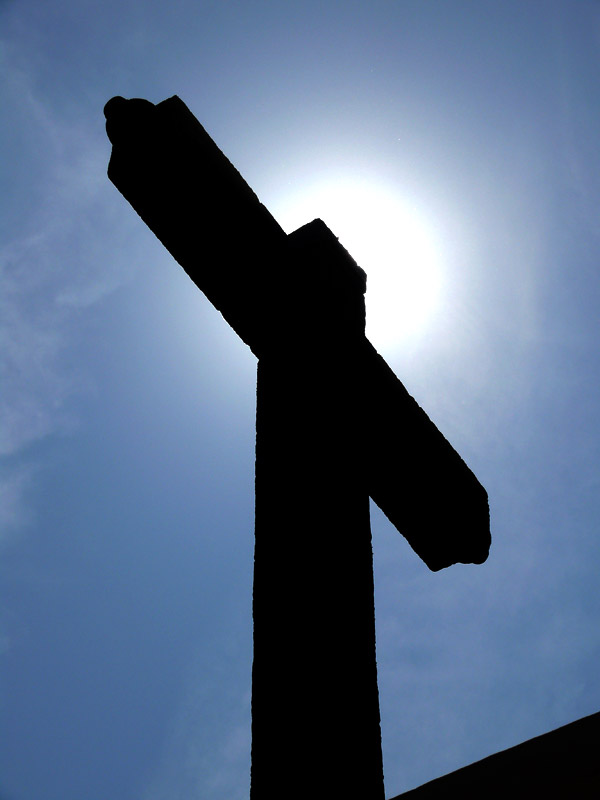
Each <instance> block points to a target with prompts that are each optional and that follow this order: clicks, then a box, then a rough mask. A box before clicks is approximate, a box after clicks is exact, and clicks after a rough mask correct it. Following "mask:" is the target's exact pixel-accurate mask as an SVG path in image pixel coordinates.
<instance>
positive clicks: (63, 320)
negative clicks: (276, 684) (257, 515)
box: [0, 0, 600, 800]
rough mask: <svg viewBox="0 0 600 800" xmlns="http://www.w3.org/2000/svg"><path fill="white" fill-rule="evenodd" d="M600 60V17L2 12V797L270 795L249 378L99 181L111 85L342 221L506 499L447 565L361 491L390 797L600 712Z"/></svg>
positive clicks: (427, 379) (373, 10)
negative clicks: (474, 549)
mask: <svg viewBox="0 0 600 800" xmlns="http://www.w3.org/2000/svg"><path fill="white" fill-rule="evenodd" d="M599 47H600V4H599V3H597V2H591V0H569V1H568V2H566V0H535V1H533V0H504V1H503V2H492V1H491V0H447V2H443V1H442V0H437V1H434V0H370V2H355V1H353V0H346V1H345V2H333V0H319V2H314V1H313V0H303V2H301V3H300V2H292V1H291V0H290V2H283V1H282V0H279V2H275V1H271V2H267V1H266V0H257V1H256V2H253V1H251V0H249V1H248V2H236V1H235V0H213V1H212V2H208V0H196V1H195V2H191V1H190V0H171V2H169V3H166V2H158V0H144V2H141V1H136V0H119V2H114V0H104V2H102V3H100V2H94V1H93V0H77V2H75V0H56V2H53V3H47V2H41V0H2V2H0V48H1V49H0V58H1V63H2V70H1V74H2V81H1V84H0V86H1V93H2V94H1V102H2V109H3V114H4V120H5V122H4V125H3V126H2V129H1V131H0V148H1V152H2V154H3V158H2V164H1V167H0V169H1V182H2V192H1V194H0V203H1V206H2V209H1V214H0V259H1V269H2V282H1V290H0V337H1V338H0V341H1V347H0V349H1V357H2V362H1V368H0V370H1V371H0V409H1V410H0V419H1V421H0V425H1V433H0V454H1V463H0V523H1V525H2V533H1V536H0V565H1V566H0V576H1V577H0V580H1V583H2V592H1V600H0V641H1V648H0V649H1V653H2V655H1V661H0V710H1V718H2V723H1V728H2V735H1V737H0V741H1V744H0V798H1V800H39V798H44V800H71V799H72V800H80V799H81V798H85V800H105V798H107V797H110V798H111V799H112V800H183V799H184V798H185V800H195V799H196V798H197V799H198V800H200V799H201V800H225V799H227V800H241V799H242V798H247V797H248V786H249V764H250V670H251V661H252V641H251V631H252V621H251V589H252V559H253V502H254V497H253V492H254V483H253V480H254V475H253V470H254V419H255V418H254V415H255V371H256V363H255V358H254V356H253V355H252V354H251V353H250V351H249V350H248V348H247V347H246V346H245V345H243V344H242V342H241V341H240V340H239V339H238V338H237V337H236V335H235V333H234V332H233V331H232V330H231V329H230V328H229V327H228V326H227V324H226V323H225V322H224V321H223V319H222V318H221V317H220V315H219V314H218V313H217V312H216V311H215V310H214V309H213V308H212V307H211V306H210V304H209V303H208V301H207V300H206V298H204V297H203V295H202V294H201V293H200V292H199V291H198V290H197V289H196V288H195V287H194V286H193V284H192V283H191V282H190V281H189V279H188V278H187V277H186V276H185V274H184V273H183V271H182V270H181V268H180V267H179V266H178V265H177V264H176V263H175V262H174V261H173V259H172V258H171V257H170V256H169V254H168V253H167V252H166V251H164V249H163V248H162V246H161V245H160V244H159V243H158V242H157V240H156V239H155V238H154V237H153V235H152V234H151V233H150V232H149V231H148V230H147V229H146V228H145V226H144V225H143V224H142V223H141V222H140V220H139V219H138V218H137V216H136V215H135V213H134V212H133V211H132V210H131V208H130V207H129V206H128V204H127V203H126V202H125V201H124V200H123V198H122V197H121V196H120V195H119V193H118V192H117V191H116V189H115V188H114V187H113V186H112V184H111V183H110V182H109V181H108V179H107V177H106V167H107V163H108V158H109V155H110V143H109V142H108V139H107V138H106V135H105V131H104V118H103V114H102V109H103V106H104V103H105V102H106V101H107V100H108V99H109V98H110V97H112V96H114V95H122V96H124V97H144V98H147V99H149V100H151V101H152V102H159V101H160V100H163V99H165V98H166V97H169V96H171V95H173V94H177V95H179V96H180V97H181V98H182V99H183V100H184V102H185V103H186V104H187V105H188V106H189V108H190V109H191V110H192V112H193V113H194V114H195V115H196V116H197V117H198V119H199V120H200V122H201V123H202V124H203V125H204V127H205V128H206V129H207V131H208V132H209V133H210V135H211V136H212V137H213V139H215V141H216V142H217V143H218V145H219V146H220V147H221V149H222V150H223V151H224V152H225V153H226V154H227V156H228V157H229V158H230V160H231V161H232V162H233V163H234V164H235V165H236V166H237V168H238V169H239V170H240V171H241V173H242V174H243V175H244V177H245V178H246V180H247V181H248V182H249V184H250V185H251V186H252V187H253V188H254V190H255V191H256V192H257V194H258V195H259V197H260V198H261V200H262V201H263V202H264V203H265V204H266V205H267V207H268V208H269V209H270V210H271V212H272V213H273V215H274V216H275V217H276V219H277V220H278V221H279V222H280V223H281V224H282V226H283V227H284V229H285V230H286V231H291V230H293V229H294V228H296V227H298V226H300V225H302V224H304V223H305V222H308V221H310V220H311V219H313V218H314V217H317V216H321V217H322V218H323V219H324V221H325V222H326V223H327V224H328V225H329V226H330V227H331V228H332V230H333V231H334V233H335V234H336V235H337V236H339V237H340V240H341V241H342V243H343V244H344V245H345V246H346V247H347V248H348V250H349V251H350V252H351V253H352V254H353V256H354V257H355V258H356V260H357V261H358V262H359V264H360V265H361V266H362V267H363V268H364V269H365V271H366V272H367V276H368V291H367V319H368V323H367V325H368V333H369V336H370V338H371V340H372V341H373V343H374V345H375V346H376V347H377V348H378V349H379V351H380V352H381V353H382V355H384V357H385V358H386V360H387V361H388V363H389V364H390V366H391V367H392V368H393V369H394V371H395V372H396V374H397V375H398V376H399V377H400V379H401V380H402V381H403V382H404V384H405V386H406V387H407V389H408V390H409V392H410V393H411V394H412V395H413V396H414V397H415V398H416V399H417V401H418V402H419V403H420V405H421V406H422V407H423V408H424V409H425V410H426V412H427V413H428V414H429V416H430V417H431V418H432V420H433V421H434V422H435V423H436V425H437V426H438V427H439V428H440V430H441V431H442V432H443V433H444V435H445V436H446V437H447V438H448V439H449V440H450V441H451V442H452V444H453V445H454V446H455V447H456V449H457V450H458V451H459V452H460V453H461V455H462V456H463V458H464V459H465V460H466V462H467V463H468V464H469V466H470V467H471V469H472V470H473V471H474V472H475V474H476V475H477V476H478V478H479V480H480V481H481V483H482V484H483V485H484V486H485V487H486V489H487V491H488V494H489V498H490V509H491V527H492V537H493V541H492V549H491V552H490V556H489V559H488V561H487V562H486V563H485V564H484V565H481V566H473V565H471V566H469V565H459V566H454V567H451V568H449V569H447V570H443V571H442V572H438V573H432V572H430V571H429V570H428V569H427V567H426V566H425V565H424V564H423V563H422V562H421V561H420V560H419V559H418V557H417V556H416V555H415V554H414V553H413V551H412V550H411V549H410V548H409V546H408V545H407V543H406V541H405V540H404V539H403V537H402V536H401V535H400V534H399V533H398V532H397V531H396V530H395V529H394V528H393V527H392V526H391V524H390V523H389V522H388V521H387V520H386V519H385V518H384V517H383V515H382V514H381V512H379V511H378V509H377V508H376V507H372V528H373V551H374V562H375V594H376V618H377V657H378V670H379V691H380V703H381V716H382V735H383V753H384V772H385V782H386V796H387V797H393V796H395V795H397V794H399V793H400V792H402V791H406V790H408V789H410V788H412V787H414V786H417V785H420V784H421V783H424V782H426V781H428V780H431V779H433V778H436V777H438V776H440V775H442V774H445V773H447V772H450V771H452V770H454V769H457V768H459V767H461V766H463V765H465V764H468V763H471V762H473V761H475V760H477V759H480V758H483V757H485V756H487V755H489V754H491V753H493V752H496V751H498V750H501V749H504V748H506V747H510V746H512V745H515V744H517V743H519V742H521V741H524V740H526V739H528V738H530V737H532V736H536V735H538V734H541V733H544V732H546V731H548V730H551V729H553V728H556V727H558V726H560V725H563V724H566V723H568V722H570V721H572V720H575V719H578V718H580V717H582V716H585V715H587V714H590V713H593V712H596V711H598V710H599V709H600V681H599V679H598V660H599V656H600V631H599V628H598V613H599V611H600V596H599V593H598V590H597V569H598V564H599V562H600V544H599V536H598V519H599V511H600V507H599V506H600V499H599V498H600V494H599V491H598V489H599V484H600V460H599V455H600V426H599V424H598V423H599V421H600V420H599V412H600V394H599V392H598V374H599V368H600V351H599V349H598V306H599V300H600V277H599V272H598V251H599V248H598V245H599V239H600V224H599V218H598V210H599V208H600V203H599V201H600V191H599V190H600V155H599V153H598V147H597V142H598V141H599V139H600V136H599V134H600V115H599V109H600V103H599V97H598V94H599V88H598V87H599V86H600V80H599V78H600V75H599V72H600V59H599V53H600V50H599ZM433 501H434V500H433ZM348 768H349V769H350V768H351V765H348ZM292 780H293V777H292V776H290V781H292ZM282 788H283V789H285V787H282Z"/></svg>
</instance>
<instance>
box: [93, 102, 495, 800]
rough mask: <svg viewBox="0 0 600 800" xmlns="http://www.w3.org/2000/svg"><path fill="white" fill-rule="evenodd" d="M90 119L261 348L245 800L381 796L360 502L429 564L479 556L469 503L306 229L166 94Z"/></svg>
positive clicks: (329, 257)
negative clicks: (290, 223) (286, 225)
mask: <svg viewBox="0 0 600 800" xmlns="http://www.w3.org/2000/svg"><path fill="white" fill-rule="evenodd" d="M105 115H106V119H107V123H106V128H107V133H108V136H109V138H110V140H111V142H112V144H113V150H112V155H111V159H110V164H109V167H108V175H109V177H110V179H111V180H112V182H113V183H114V184H115V186H116V187H117V188H118V189H119V191H120V192H121V193H122V194H123V195H124V196H125V198H126V199H127V200H128V201H129V202H130V203H131V205H132V206H133V208H134V209H135V210H136V211H137V213H138V214H139V215H140V217H141V218H142V219H143V220H144V222H146V224H147V225H148V226H149V227H150V228H151V230H152V231H153V232H154V233H155V234H156V236H157V237H158V238H159V239H160V240H161V241H162V242H163V244H164V245H165V246H166V248H167V249H168V250H169V251H170V253H171V254H172V255H173V256H174V257H175V259H176V260H177V261H178V262H179V263H180V264H181V266H182V267H183V268H184V269H185V270H186V272H187V273H188V275H189V276H190V277H191V278H192V280H193V281H194V283H195V284H196V285H197V286H198V287H199V288H200V289H201V290H202V291H203V292H204V293H205V295H206V296H207V297H208V299H209V300H210V301H211V302H212V303H213V304H214V305H215V306H216V307H217V308H218V309H219V311H220V312H221V314H222V315H223V317H224V318H225V319H226V320H227V321H228V322H229V323H230V325H232V327H233V328H234V330H235V331H236V332H237V333H238V334H239V336H240V337H241V338H242V339H243V340H244V342H246V344H248V345H249V347H250V348H251V349H252V351H253V352H254V354H255V355H256V356H257V357H258V359H259V361H258V382H257V420H256V428H257V436H256V524H255V534H256V543H255V559H254V589H253V620H254V659H253V667H252V775H251V790H250V791H251V797H252V799H253V800H270V798H274V797H279V796H281V797H285V798H286V799H287V798H295V799H296V798H297V800H300V798H302V800H307V799H308V798H319V797H327V798H332V797H336V798H337V797H340V798H342V797H343V798H347V800H351V799H353V798H364V799H365V800H381V799H382V798H383V796H384V794H383V769H382V758H381V733H380V722H379V700H378V692H377V668H376V660H375V618H374V599H373V563H372V551H371V531H370V523H369V505H368V501H369V495H370V496H371V497H372V498H373V500H374V501H375V502H376V503H377V505H378V506H379V507H380V508H381V509H382V510H383V511H384V513H385V514H386V515H387V517H388V518H389V519H390V520H391V522H392V523H393V524H394V525H395V526H396V527H397V528H398V529H399V530H400V531H401V532H402V534H403V535H404V536H405V537H406V538H407V539H408V541H409V543H410V545H411V546H412V547H413V549H414V550H415V551H416V552H417V553H418V555H419V556H420V557H421V558H422V559H423V560H424V561H425V563H426V564H427V565H428V566H429V567H430V568H431V569H432V570H438V569H441V568H442V567H446V566H449V565H450V564H453V563H456V562H463V563H482V562H483V561H485V559H486V558H487V554H488V550H489V545H490V535H489V511H488V502H487V494H486V492H485V490H484V489H483V487H482V486H481V485H480V484H479V482H478V481H477V479H476V478H475V476H474V475H473V473H472V472H471V471H470V470H469V469H468V467H467V466H466V465H465V463H464V462H463V461H462V460H461V458H460V456H459V455H458V454H457V453H456V452H455V451H454V450H453V448H452V447H451V445H450V444H449V443H448V442H447V441H446V439H444V437H443V436H442V434H441V433H440V432H439V431H438V430H437V428H436V427H435V426H434V425H433V423H432V422H431V421H430V420H429V418H428V417H427V416H426V414H425V413H424V412H423V411H422V410H421V409H420V408H419V406H418V405H417V404H416V402H415V401H414V400H413V399H412V398H411V397H410V395H409V394H408V392H407V391H406V389H405V388H404V387H403V386H402V384H401V383H400V381H399V380H398V379H397V378H396V377H395V375H394V374H393V372H392V371H391V370H390V368H389V367H388V366H387V364H386V363H385V362H384V360H383V359H382V358H381V357H380V356H379V355H378V354H377V353H376V351H375V350H374V348H373V347H372V345H371V344H370V343H369V342H368V340H367V339H366V338H365V333H364V331H365V307H364V292H365V288H366V276H365V274H364V272H363V271H362V270H361V269H360V268H359V267H358V266H357V265H356V263H355V262H354V261H353V259H352V258H351V257H350V255H349V254H348V253H347V252H346V250H345V249H344V248H343V247H342V246H341V245H340V243H339V242H338V240H337V239H336V237H335V236H334V235H333V234H332V233H331V231H330V230H329V229H328V228H327V227H326V225H325V224H324V223H323V222H321V221H320V220H315V221H313V222H311V223H309V224H308V225H305V226H303V227H302V228H299V229H298V230H297V231H294V232H293V233H291V234H289V235H286V234H285V232H284V231H283V230H282V228H281V227H280V226H279V225H278V223H277V222H276V221H275V219H274V218H273V217H272V216H271V214H270V213H269V212H268V211H267V209H266V208H265V207H264V206H263V205H261V203H260V202H259V200H258V198H257V197H256V195H255V194H254V192H253V191H252V190H251V189H250V187H249V186H248V185H247V184H246V182H245V181H244V179H243V178H242V177H241V175H240V174H239V173H238V172H237V171H236V169H235V168H234V167H233V166H232V164H231V163H230V162H229V161H228V160H227V159H226V158H225V156H224V155H223V153H221V151H220V150H219V149H218V147H217V146H216V145H215V143H214V142H213V141H212V139H211V138H210V137H209V136H208V134H207V133H206V131H205V130H204V129H203V128H202V126H201V125H200V123H199V122H198V121H197V120H196V118H195V117H194V116H193V115H192V113H191V112H190V111H189V109H188V108H187V107H186V106H185V104H184V103H183V102H182V101H181V100H180V99H179V98H178V97H171V98H169V99H168V100H165V101H163V102H162V103H158V104H157V105H153V104H152V103H149V102H148V101H146V100H140V99H134V100H125V99H123V98H122V97H115V98H113V99H112V100H110V101H109V102H108V103H107V105H106V107H105Z"/></svg>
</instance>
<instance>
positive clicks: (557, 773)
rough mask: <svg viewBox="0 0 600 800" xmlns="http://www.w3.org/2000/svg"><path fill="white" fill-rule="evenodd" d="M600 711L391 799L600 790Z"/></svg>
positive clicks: (590, 794) (593, 794)
mask: <svg viewBox="0 0 600 800" xmlns="http://www.w3.org/2000/svg"><path fill="white" fill-rule="evenodd" d="M599 741H600V713H597V714H591V715H590V716H589V717H583V719H579V720H577V721H576V722H571V723H570V724H569V725H563V727H562V728H557V729H556V730H554V731H550V733H545V734H543V735H542V736H536V737H535V738H534V739H529V740H528V741H526V742H523V743H522V744H518V745H516V747H511V748H509V749H508V750H502V752H500V753H495V754H494V755H493V756H488V757H487V758H484V759H482V760H481V761H477V762H476V763H475V764H470V765H469V766H468V767H463V768H462V769H458V770H456V772H451V773H450V774H449V775H444V776H443V777H442V778H437V779H436V780H433V781H430V782H429V783H425V784H423V786H419V787H418V788H417V789H412V790H411V791H409V792H404V794H401V795H398V797H396V798H394V800H442V798H443V799H444V800H445V798H448V797H458V798H469V800H471V798H473V800H475V798H477V800H479V798H483V797H485V798H486V800H506V798H518V800H521V799H522V798H527V800H532V799H533V798H542V797H543V798H551V797H557V798H577V799H578V800H583V798H589V800H592V798H597V797H598V793H599V792H598V789H599V787H600V759H598V742H599Z"/></svg>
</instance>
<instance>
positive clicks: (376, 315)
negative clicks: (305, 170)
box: [276, 178, 442, 347]
mask: <svg viewBox="0 0 600 800" xmlns="http://www.w3.org/2000/svg"><path fill="white" fill-rule="evenodd" d="M276 216H277V219H278V220H279V222H280V223H281V224H282V226H283V227H284V229H285V230H286V231H288V232H290V231H292V230H294V229H295V228H298V227H300V226H301V225H304V224H305V223H306V222H310V221H311V220H312V219H315V217H320V218H321V219H322V220H323V222H325V223H326V225H328V227H329V228H331V230H332V231H333V233H335V235H336V236H337V237H338V238H339V240H340V242H341V243H342V244H343V245H344V247H345V248H346V249H347V250H348V251H349V252H350V254H351V255H352V257H353V258H354V259H355V260H356V261H357V262H358V264H359V265H360V266H361V267H362V268H363V269H364V270H365V272H366V273H367V295H366V298H367V335H368V336H369V338H370V339H371V341H372V342H373V344H374V345H376V346H379V347H391V346H393V345H395V344H401V343H405V342H407V341H408V340H409V339H411V338H414V337H416V336H418V335H419V334H420V333H422V332H424V331H425V330H426V328H427V327H429V326H430V325H431V324H432V323H433V321H434V317H435V314H436V311H437V310H438V308H439V303H440V298H441V289H442V263H441V256H440V252H439V247H438V246H436V242H435V237H434V235H433V232H432V231H431V230H429V229H428V226H427V223H426V220H425V219H424V218H423V217H421V216H420V215H419V213H418V211H417V210H416V209H415V208H413V207H411V205H410V204H409V203H408V202H406V201H404V200H403V199H402V197H401V196H399V195H398V194H396V193H394V192H393V191H392V190H391V189H389V188H386V187H384V186H382V185H378V184H377V183H375V182H373V181H365V180H360V179H359V180H356V179H348V178H346V179H342V180H338V179H335V180H333V179H331V178H329V179H328V180H326V181H323V182H321V183H316V184H313V185H312V186H309V187H306V188H305V189H304V191H301V192H298V194H296V195H295V196H291V197H288V198H285V200H283V202H281V203H280V204H278V208H277V211H276Z"/></svg>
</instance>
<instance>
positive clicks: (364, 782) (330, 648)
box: [251, 223, 384, 800]
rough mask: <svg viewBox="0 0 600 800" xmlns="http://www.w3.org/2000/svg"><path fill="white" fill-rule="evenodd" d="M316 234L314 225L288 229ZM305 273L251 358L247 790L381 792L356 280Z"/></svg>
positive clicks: (319, 236)
mask: <svg viewBox="0 0 600 800" xmlns="http://www.w3.org/2000/svg"><path fill="white" fill-rule="evenodd" d="M327 238H328V231H327V229H326V228H325V226H324V225H322V224H321V223H313V224H312V225H308V226H306V227H305V228H304V229H301V230H300V231H297V232H296V234H295V235H294V236H293V240H294V244H295V245H296V247H297V248H298V249H301V248H306V247H310V246H311V245H312V246H313V248H315V249H317V251H318V250H319V246H318V245H319V241H320V242H321V244H322V243H323V239H325V241H326V240H327ZM315 246H316V247H315ZM311 268H312V269H314V270H316V271H317V272H318V273H320V274H323V275H324V278H323V280H322V281H321V282H320V283H319V284H318V285H317V287H316V288H315V297H314V298H313V300H312V303H311V306H310V307H309V308H308V309H307V314H306V319H305V320H303V324H302V325H301V326H299V327H298V329H297V330H295V331H294V332H293V334H294V335H291V336H289V337H286V338H285V340H284V341H283V342H273V345H272V346H271V347H270V348H269V350H268V352H267V353H266V354H265V355H263V356H261V358H260V360H259V364H258V392H257V438H256V549H255V572H254V663H253V672H252V704H253V705H252V710H253V722H252V780H251V798H252V800H262V798H268V797H271V796H274V795H275V794H284V795H285V796H286V797H291V798H294V799H295V798H298V800H300V798H306V797H357V798H373V800H383V796H384V793H383V767H382V755H381V733H380V721H379V700H378V692H377V668H376V658H375V610H374V596H373V561H372V552H371V531H370V523H369V496H368V490H367V484H366V476H365V466H364V465H365V425H364V420H365V402H364V393H365V384H364V380H363V375H362V372H361V370H360V368H358V369H357V350H358V349H359V348H360V345H361V341H362V339H363V337H364V327H365V318H364V302H363V292H364V288H365V284H364V276H363V275H362V274H361V273H360V271H358V270H356V271H353V270H351V271H349V272H348V273H346V274H345V281H344V280H340V278H341V277H344V276H343V274H342V276H340V275H335V278H333V279H331V280H329V281H328V280H327V271H326V267H325V265H323V264H319V263H318V262H317V263H315V260H314V259H313V261H312V264H311Z"/></svg>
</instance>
